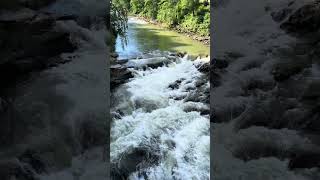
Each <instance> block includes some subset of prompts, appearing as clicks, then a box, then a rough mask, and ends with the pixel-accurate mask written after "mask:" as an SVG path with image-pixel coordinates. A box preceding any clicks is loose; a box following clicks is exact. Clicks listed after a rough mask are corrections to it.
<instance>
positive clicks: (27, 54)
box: [0, 10, 76, 80]
mask: <svg viewBox="0 0 320 180" xmlns="http://www.w3.org/2000/svg"><path fill="white" fill-rule="evenodd" d="M21 11H22V12H16V14H15V13H13V14H11V15H8V16H2V17H0V29H1V31H0V36H1V38H2V42H1V43H0V45H1V47H0V48H1V49H2V50H1V52H0V59H1V60H0V75H1V77H3V78H2V79H4V80H5V79H6V78H9V77H10V78H14V77H15V76H19V75H23V74H26V73H28V72H33V71H38V70H42V69H45V68H48V67H49V66H50V64H52V60H53V59H52V58H54V57H57V56H59V55H60V54H61V53H66V52H73V51H74V50H75V49H76V46H75V45H74V44H73V43H72V42H71V40H70V34H69V33H66V32H60V31H57V30H56V29H55V25H56V24H55V17H53V16H51V15H47V14H41V13H35V12H33V11H31V10H21ZM12 37H15V38H12Z"/></svg>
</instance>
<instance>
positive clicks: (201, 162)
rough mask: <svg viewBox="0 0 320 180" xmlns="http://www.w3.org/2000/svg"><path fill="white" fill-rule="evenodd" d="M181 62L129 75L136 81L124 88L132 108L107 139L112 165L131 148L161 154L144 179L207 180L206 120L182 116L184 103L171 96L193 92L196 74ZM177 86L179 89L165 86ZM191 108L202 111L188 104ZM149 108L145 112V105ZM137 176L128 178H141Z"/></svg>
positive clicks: (192, 114) (184, 60)
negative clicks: (191, 89)
mask: <svg viewBox="0 0 320 180" xmlns="http://www.w3.org/2000/svg"><path fill="white" fill-rule="evenodd" d="M195 63H199V62H198V61H196V62H192V61H190V60H188V59H187V57H185V58H181V59H179V60H178V61H177V62H173V63H171V64H169V65H168V66H162V67H159V68H157V69H149V70H146V71H143V70H132V71H134V72H135V74H136V75H135V77H134V78H133V79H132V80H131V81H130V82H128V83H127V84H126V85H125V87H126V88H127V90H128V91H129V92H130V94H131V96H130V101H131V102H132V104H134V105H136V104H137V102H147V103H140V104H139V106H135V109H134V111H133V112H132V113H131V114H126V115H124V116H123V117H122V118H121V119H117V120H114V122H113V127H112V132H111V137H112V142H111V161H112V162H116V161H118V160H119V158H120V157H121V156H122V155H123V154H125V153H127V152H129V151H131V150H132V149H135V148H141V147H144V148H149V149H150V150H151V151H153V152H156V153H157V154H159V155H160V157H161V158H160V162H159V163H158V164H154V165H153V166H152V167H148V168H147V169H144V172H145V174H146V175H147V176H148V178H149V179H155V180H156V179H168V180H170V179H186V180H187V179H201V180H202V179H209V162H210V161H209V158H210V155H209V153H210V152H209V147H210V134H209V127H210V124H209V119H208V118H205V117H203V116H201V115H200V113H199V112H196V111H191V112H185V111H184V107H185V106H186V103H185V102H184V101H183V100H175V99H174V97H180V96H185V95H186V94H188V88H190V87H193V88H195V81H196V79H197V78H199V77H200V76H201V73H200V72H199V71H198V70H197V68H196V67H195ZM178 80H180V81H181V84H180V86H179V88H177V89H170V88H169V87H168V86H169V85H170V84H172V83H174V82H175V81H178ZM193 103H194V105H195V106H205V105H204V104H203V103H201V102H193ZM150 104H153V105H154V108H153V109H152V110H151V111H150V109H149V110H146V109H148V107H145V106H150ZM139 174H140V173H139V172H135V173H133V174H132V175H131V176H130V177H129V178H130V179H144V177H141V176H139Z"/></svg>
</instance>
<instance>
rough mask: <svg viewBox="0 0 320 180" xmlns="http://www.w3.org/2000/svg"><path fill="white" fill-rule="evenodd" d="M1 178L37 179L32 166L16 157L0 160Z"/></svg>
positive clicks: (4, 179)
mask: <svg viewBox="0 0 320 180" xmlns="http://www.w3.org/2000/svg"><path fill="white" fill-rule="evenodd" d="M0 179H1V180H12V179H18V180H37V179H38V178H36V176H35V173H34V172H33V170H32V168H31V167H30V166H28V165H27V164H23V163H21V162H19V160H17V159H9V160H2V161H1V162H0Z"/></svg>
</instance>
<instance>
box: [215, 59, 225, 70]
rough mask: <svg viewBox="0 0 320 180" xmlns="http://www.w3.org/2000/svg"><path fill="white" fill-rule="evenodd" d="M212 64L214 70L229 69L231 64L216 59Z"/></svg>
mask: <svg viewBox="0 0 320 180" xmlns="http://www.w3.org/2000/svg"><path fill="white" fill-rule="evenodd" d="M212 64H213V68H217V69H224V68H227V67H228V65H229V62H228V61H227V60H225V59H218V58H214V59H213V60H212Z"/></svg>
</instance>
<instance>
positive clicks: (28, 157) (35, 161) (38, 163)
mask: <svg viewBox="0 0 320 180" xmlns="http://www.w3.org/2000/svg"><path fill="white" fill-rule="evenodd" d="M18 159H19V160H20V161H21V162H23V163H26V164H29V165H30V166H31V167H32V169H33V170H34V171H35V172H36V173H38V174H40V173H44V172H46V171H47V170H46V163H45V162H44V160H43V159H42V157H41V156H40V155H39V152H36V151H34V150H32V149H28V150H26V151H25V152H24V153H23V154H22V155H20V156H19V157H18Z"/></svg>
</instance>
